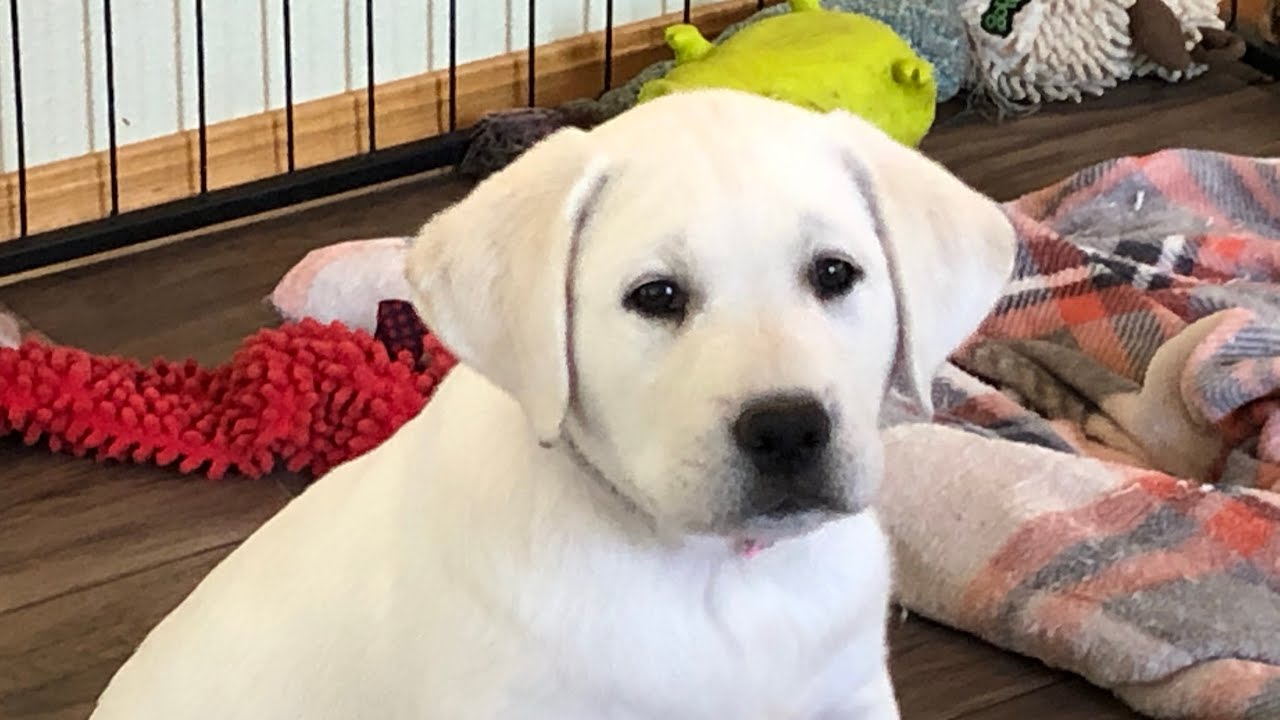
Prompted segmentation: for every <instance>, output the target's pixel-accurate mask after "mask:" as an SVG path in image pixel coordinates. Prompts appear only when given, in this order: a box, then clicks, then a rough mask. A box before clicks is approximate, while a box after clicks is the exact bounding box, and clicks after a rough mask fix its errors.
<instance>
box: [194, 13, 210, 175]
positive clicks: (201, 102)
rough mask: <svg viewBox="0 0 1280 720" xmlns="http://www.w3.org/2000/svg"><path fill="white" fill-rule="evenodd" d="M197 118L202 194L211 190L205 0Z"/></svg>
mask: <svg viewBox="0 0 1280 720" xmlns="http://www.w3.org/2000/svg"><path fill="white" fill-rule="evenodd" d="M196 118H197V121H198V122H199V127H198V129H197V138H198V141H199V149H200V194H201V195H203V194H204V193H207V192H209V110H208V102H207V98H206V97H205V79H204V0H196Z"/></svg>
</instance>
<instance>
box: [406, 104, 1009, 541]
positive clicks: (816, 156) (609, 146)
mask: <svg viewBox="0 0 1280 720" xmlns="http://www.w3.org/2000/svg"><path fill="white" fill-rule="evenodd" d="M1013 252H1014V233H1013V230H1012V228H1011V227H1010V225H1009V223H1008V221H1007V220H1006V218H1005V216H1004V214H1003V213H1002V212H1001V211H1000V209H999V208H998V207H997V206H996V205H995V203H993V202H992V201H990V200H988V199H987V198H985V197H983V196H981V195H979V194H978V193H976V192H974V191H973V190H971V189H970V188H968V187H967V186H965V185H964V184H963V183H962V182H960V181H959V180H957V179H956V178H955V177H953V176H952V175H951V174H949V173H948V172H946V171H945V170H943V169H942V168H941V167H939V166H937V165H936V164H934V163H932V162H931V161H929V160H927V159H925V158H924V157H923V156H921V155H920V154H918V153H916V152H915V151H913V150H910V149H907V148H905V147H903V146H901V145H899V144H897V143H895V142H894V141H892V140H891V139H889V138H888V137H887V136H885V135H884V134H883V133H881V132H880V131H878V130H876V129H875V128H873V127H872V126H870V125H869V124H867V123H865V122H863V121H861V120H859V119H857V118H854V117H852V116H849V115H846V114H842V113H841V114H831V115H825V116H824V115H818V114H815V113H811V112H809V111H806V110H802V109H799V108H795V107H792V106H789V105H786V104H783V103H778V102H774V101H769V100H765V99H762V98H758V97H755V96H752V95H747V94H743V93H737V92H732V91H701V92H692V93H685V94H676V95H672V96H669V97H666V98H662V99H658V100H655V101H654V102H652V103H647V104H645V105H642V106H640V107H637V108H636V109H634V110H631V111H629V112H627V113H624V114H623V115H621V116H620V117H618V118H617V119H615V120H613V121H611V122H609V123H606V124H604V125H602V126H600V127H598V128H596V129H595V130H593V131H591V132H589V133H588V132H583V131H580V130H575V129H569V130H563V131H561V132H559V133H557V134H555V135H553V136H552V137H550V138H548V139H547V140H545V141H543V142H542V143H540V144H539V145H537V146H535V147H534V148H532V149H531V150H529V151H528V152H527V153H526V154H525V155H524V156H522V157H521V158H520V159H519V160H518V161H516V162H515V163H514V164H513V165H512V166H511V167H509V168H508V169H506V170H505V171H503V172H501V173H499V174H497V175H495V176H493V177H491V178H490V179H489V180H487V181H486V182H484V183H482V184H481V185H480V186H479V187H477V188H476V189H475V191H474V192H473V193H472V194H471V195H470V196H468V197H467V198H466V199H464V200H463V201H461V202H460V203H459V204H457V205H455V206H454V207H452V208H450V209H448V210H446V211H444V212H443V213H441V214H440V215H438V216H437V217H435V218H433V219H432V220H431V221H430V222H429V223H428V224H427V225H426V226H425V227H424V228H423V230H422V232H421V234H420V236H419V238H418V239H417V241H416V244H415V246H414V248H413V249H412V251H411V253H410V257H409V261H408V274H409V279H410V282H411V284H412V285H413V287H414V288H415V291H416V292H417V294H418V296H417V303H418V306H419V308H420V310H421V312H422V314H423V316H424V318H425V320H426V322H427V324H428V325H429V326H430V327H431V328H432V329H433V330H434V331H435V332H437V333H438V334H439V335H440V337H441V338H442V339H443V341H444V342H445V343H446V344H447V345H448V346H449V347H451V348H452V349H453V350H454V351H455V352H456V353H457V355H458V356H459V358H460V359H461V360H462V362H464V363H467V364H469V365H471V366H472V367H474V368H475V369H476V370H478V371H479V372H480V373H481V374H483V375H485V376H486V377H487V378H488V379H489V380H491V381H492V382H493V383H495V384H496V385H497V386H499V387H501V388H502V389H504V390H506V391H507V392H508V393H510V394H511V395H512V396H513V397H514V398H515V399H516V400H517V401H518V402H519V403H520V404H521V406H522V407H523V408H524V410H525V413H526V414H527V416H528V419H529V422H530V426H531V430H532V432H533V433H534V434H535V435H536V437H537V438H538V439H539V440H540V441H542V442H543V443H544V444H545V445H548V446H551V445H555V444H557V443H560V444H564V445H567V446H569V447H570V448H571V449H572V451H573V452H575V453H578V454H580V455H581V456H582V457H583V458H585V461H586V462H587V463H588V464H589V465H591V466H593V468H594V469H595V470H596V471H597V474H598V475H600V476H601V478H602V479H603V481H604V482H606V483H608V484H609V485H611V486H612V487H613V489H615V490H616V491H617V492H619V493H621V494H622V495H624V496H625V497H626V498H627V499H628V500H630V502H631V503H632V504H633V505H634V506H635V507H636V508H638V509H639V511H641V512H643V513H645V514H646V515H648V516H649V517H650V518H651V519H652V520H654V521H655V522H656V523H658V524H659V525H662V526H665V527H667V528H671V529H675V530H677V531H679V532H684V533H691V534H718V535H725V536H730V537H734V536H737V537H745V538H752V539H769V538H771V537H778V536H785V535H789V534H794V533H799V532H804V531H806V530H808V529H810V528H812V527H814V526H816V525H817V524H819V523H821V522H823V521H824V520H827V519H830V518H833V517H838V516H841V515H845V514H849V513H854V512H857V511H858V510H860V509H861V508H863V507H864V506H865V505H866V504H867V503H868V502H869V500H870V497H871V495H872V493H873V492H874V490H875V486H876V483H877V482H878V479H879V476H880V468H881V448H880V441H879V437H878V424H879V416H880V410H881V403H882V401H883V399H884V398H885V395H886V393H887V392H890V391H896V392H899V393H901V394H902V395H904V396H905V397H907V398H909V399H912V400H914V402H915V403H916V404H917V405H919V406H921V407H922V408H928V407H929V406H930V403H929V393H930V384H931V379H932V376H933V375H934V373H935V372H936V370H937V369H938V367H939V366H940V365H941V364H942V363H943V361H944V360H945V358H946V356H947V354H948V353H949V352H950V351H951V350H952V349H953V348H954V347H955V346H956V345H958V344H959V343H960V342H961V341H962V340H963V339H964V337H965V336H966V335H967V334H968V333H969V332H971V331H972V330H973V329H974V328H975V327H976V326H977V325H978V323H979V322H980V321H981V319H982V318H983V316H984V315H985V314H986V312H987V311H988V310H989V309H990V306H991V305H992V303H993V302H994V300H995V298H996V297H997V294H998V293H999V290H1000V288H1001V286H1002V284H1003V283H1004V281H1005V279H1006V278H1007V276H1008V273H1009V271H1010V268H1011V265H1012V261H1013Z"/></svg>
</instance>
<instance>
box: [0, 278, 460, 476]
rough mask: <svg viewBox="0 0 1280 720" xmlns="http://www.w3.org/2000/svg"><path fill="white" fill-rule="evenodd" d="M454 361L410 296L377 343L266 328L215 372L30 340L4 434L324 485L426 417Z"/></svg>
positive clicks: (15, 359)
mask: <svg viewBox="0 0 1280 720" xmlns="http://www.w3.org/2000/svg"><path fill="white" fill-rule="evenodd" d="M454 363H455V361H454V359H453V357H452V356H451V355H450V354H449V353H448V351H446V350H445V349H444V348H443V347H442V346H441V345H440V344H439V342H437V341H436V339H435V338H434V337H433V336H431V335H430V334H429V333H428V332H427V329H426V328H425V327H424V326H423V325H422V323H421V321H420V320H419V319H418V316H417V314H416V313H414V311H413V309H412V307H410V306H409V304H408V303H405V302H402V301H398V300H388V301H383V302H381V303H379V305H378V321H377V325H376V330H375V332H374V333H373V334H370V333H368V332H366V331H364V330H352V329H349V328H348V327H346V326H345V325H343V324H341V323H338V322H333V323H329V324H324V323H321V322H317V321H315V320H312V319H301V320H299V321H297V322H288V323H285V324H284V325H281V326H280V327H278V328H273V329H266V330H261V331H259V332H257V333H256V334H254V335H252V336H251V337H249V338H248V339H246V340H245V341H244V343H243V344H242V345H241V346H240V349H239V350H238V351H237V352H236V353H235V355H234V356H233V357H232V359H231V361H230V362H229V363H227V364H225V365H221V366H218V367H215V368H202V367H200V366H198V365H197V364H196V363H195V362H194V361H190V360H189V361H186V362H172V361H168V360H156V361H155V362H153V363H152V364H150V365H145V364H142V363H138V362H136V361H134V360H128V359H124V358H118V357H103V356H98V355H92V354H90V353H87V352H84V351H82V350H77V349H74V348H70V347H64V346H59V345H55V344H52V343H49V342H47V341H45V340H43V339H41V338H38V337H28V338H27V339H26V340H24V341H23V342H22V343H21V344H20V345H18V346H17V347H16V348H0V434H8V433H19V434H21V436H22V439H23V440H24V441H25V442H26V443H27V444H28V445H35V444H37V443H41V442H43V443H44V444H46V445H47V446H48V447H49V448H50V449H51V450H53V451H55V452H59V451H61V452H70V453H74V454H75V455H77V456H85V455H92V456H93V457H95V458H97V459H98V460H119V461H132V462H138V463H141V462H154V463H156V464H158V465H162V466H168V465H176V467H177V469H178V470H179V471H180V472H183V473H192V472H197V471H200V472H203V473H204V474H205V475H207V476H209V477H210V478H214V479H217V478H221V477H223V476H224V475H226V474H227V473H228V472H235V473H240V474H243V475H247V476H249V477H260V476H262V475H264V474H266V473H268V472H270V471H272V470H273V469H275V468H279V467H283V468H286V469H288V470H291V471H295V472H297V471H301V472H306V473H308V474H310V475H312V476H318V475H320V474H323V473H324V472H325V471H327V470H328V469H329V468H331V467H333V466H334V465H337V464H339V463H342V462H344V461H346V460H349V459H351V458H353V457H356V456H357V455H360V454H361V453H364V452H365V451H367V450H369V449H371V448H373V447H375V446H376V445H378V444H379V443H381V442H382V441H383V440H385V439H386V438H387V437H389V436H390V435H391V434H392V433H393V432H395V430H396V429H397V428H399V427H400V426H401V425H403V424H404V423H405V422H406V421H408V420H409V419H410V418H412V417H413V416H414V415H415V414H417V412H418V411H419V410H421V409H422V407H423V405H424V404H425V403H426V401H427V399H428V398H429V397H430V396H431V393H432V392H433V391H434V390H435V388H436V385H437V384H438V383H439V382H440V380H441V379H442V378H443V377H444V376H445V374H446V373H448V371H449V370H450V369H451V368H452V367H453V365H454Z"/></svg>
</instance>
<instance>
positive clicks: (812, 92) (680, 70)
mask: <svg viewBox="0 0 1280 720" xmlns="http://www.w3.org/2000/svg"><path fill="white" fill-rule="evenodd" d="M790 4H791V12H788V13H784V14H782V15H778V16H775V17H771V18H767V19H764V20H761V21H759V22H757V23H755V24H753V25H750V26H748V27H745V28H743V29H742V30H741V31H739V32H738V33H737V34H735V35H733V36H732V37H730V38H729V39H728V40H725V41H724V42H723V43H722V44H720V45H713V44H712V43H711V42H710V41H708V40H707V39H706V38H704V37H703V36H702V33H700V32H698V29H697V28H696V27H694V26H692V25H673V26H672V27H669V28H667V32H666V39H667V45H669V46H670V47H671V49H672V50H674V51H675V56H676V65H675V67H674V68H672V69H671V71H670V72H668V73H667V75H666V77H663V78H660V79H657V80H650V81H649V82H647V83H645V84H644V86H643V87H642V88H641V89H640V97H639V102H645V101H647V100H652V99H653V98H656V97H660V96H662V95H666V94H669V93H673V92H680V91H683V90H694V89H698V88H729V89H735V90H743V91H746V92H750V93H755V94H757V95H763V96H765V97H769V98H773V99H775V100H783V101H786V102H789V103H792V104H795V105H799V106H800V107H804V108H809V109H810V110H816V111H818V112H828V111H831V110H836V109H843V110H847V111H849V112H851V113H853V114H855V115H859V116H861V117H863V118H865V119H866V120H868V121H869V122H871V123H872V124H874V125H876V126H877V127H879V128H880V129H881V130H883V131H885V132H886V133H887V134H889V135H890V136H891V137H893V138H894V139H896V140H897V141H898V142H901V143H903V144H905V145H910V146H915V145H918V144H919V143H920V140H921V139H923V138H924V136H925V133H927V132H928V131H929V128H930V126H932V125H933V117H934V110H935V108H936V105H937V88H936V87H935V85H934V80H933V68H932V67H931V66H930V65H929V63H928V61H926V60H924V59H923V58H921V57H920V56H919V55H916V53H915V52H914V51H913V50H912V49H911V46H910V45H908V44H907V42H906V41H905V40H903V39H902V38H901V37H899V36H898V34H897V33H895V32H894V31H893V29H892V28H890V27H889V26H888V25H885V24H884V23H882V22H880V21H878V20H875V19H873V18H869V17H867V16H865V15H857V14H854V13H845V12H836V11H832V10H824V9H823V8H822V7H821V6H820V5H819V3H818V0H791V3H790Z"/></svg>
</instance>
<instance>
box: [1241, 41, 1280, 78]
mask: <svg viewBox="0 0 1280 720" xmlns="http://www.w3.org/2000/svg"><path fill="white" fill-rule="evenodd" d="M1244 64H1246V65H1248V66H1250V67H1252V68H1253V69H1255V70H1257V71H1258V72H1261V73H1266V74H1267V75H1270V76H1271V77H1273V78H1276V79H1280V47H1276V46H1275V45H1269V44H1256V43H1246V44H1245V51H1244Z"/></svg>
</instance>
